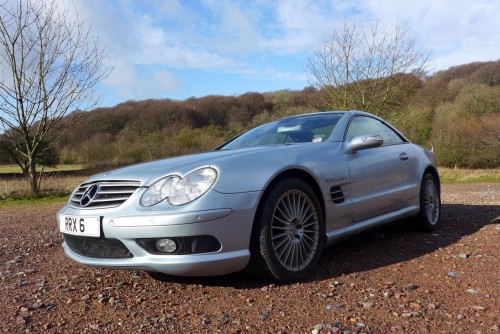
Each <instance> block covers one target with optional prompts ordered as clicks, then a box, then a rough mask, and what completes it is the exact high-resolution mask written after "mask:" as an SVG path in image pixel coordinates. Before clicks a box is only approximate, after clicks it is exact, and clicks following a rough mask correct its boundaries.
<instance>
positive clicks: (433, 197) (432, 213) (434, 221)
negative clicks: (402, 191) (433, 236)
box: [416, 174, 441, 231]
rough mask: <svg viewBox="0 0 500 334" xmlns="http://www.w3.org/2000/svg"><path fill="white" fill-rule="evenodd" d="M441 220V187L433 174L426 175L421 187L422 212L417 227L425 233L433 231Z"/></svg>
mask: <svg viewBox="0 0 500 334" xmlns="http://www.w3.org/2000/svg"><path fill="white" fill-rule="evenodd" d="M440 219H441V196H440V193H439V185H438V183H437V181H436V178H435V177H434V176H433V175H432V174H425V175H424V177H423V178H422V185H421V186H420V212H419V214H418V216H417V219H416V224H417V227H418V228H419V229H420V230H423V231H433V230H435V229H436V227H438V225H439V222H440Z"/></svg>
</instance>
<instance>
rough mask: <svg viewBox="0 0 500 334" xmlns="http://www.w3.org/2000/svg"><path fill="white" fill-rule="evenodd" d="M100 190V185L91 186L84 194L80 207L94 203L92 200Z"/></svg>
mask: <svg viewBox="0 0 500 334" xmlns="http://www.w3.org/2000/svg"><path fill="white" fill-rule="evenodd" d="M98 190H99V185H97V184H93V185H91V186H90V187H89V188H88V189H87V190H85V192H84V193H83V196H82V198H81V199H80V205H81V206H84V207H85V206H87V205H89V204H90V202H92V200H93V199H94V198H95V196H96V194H97V192H98Z"/></svg>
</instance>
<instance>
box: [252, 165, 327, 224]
mask: <svg viewBox="0 0 500 334" xmlns="http://www.w3.org/2000/svg"><path fill="white" fill-rule="evenodd" d="M287 177H296V178H298V179H301V180H302V181H304V182H306V183H307V185H308V186H310V187H311V189H312V190H313V192H314V194H315V195H316V197H317V198H318V202H319V205H320V207H321V214H322V216H323V220H326V217H325V214H326V212H325V210H326V209H325V200H324V196H323V193H322V192H321V187H320V186H319V184H318V182H317V181H316V179H315V178H314V177H313V176H312V175H311V174H310V173H308V172H307V171H305V170H302V169H298V168H292V169H287V170H284V171H282V172H280V173H279V174H277V175H275V176H274V178H273V179H272V180H271V182H269V183H268V184H267V186H266V188H265V190H264V192H263V193H262V196H261V197H260V199H259V204H258V205H257V211H256V214H257V212H259V210H261V208H262V205H263V199H264V198H265V195H266V192H267V191H268V190H269V189H271V188H272V187H273V186H274V185H275V184H276V183H278V182H280V181H281V180H283V179H285V178H287ZM325 223H326V222H325ZM252 230H253V227H252Z"/></svg>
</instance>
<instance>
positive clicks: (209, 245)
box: [137, 235, 221, 255]
mask: <svg viewBox="0 0 500 334" xmlns="http://www.w3.org/2000/svg"><path fill="white" fill-rule="evenodd" d="M159 239H166V238H148V239H137V243H138V244H139V246H141V247H142V248H144V250H146V252H148V253H150V254H154V255H189V254H201V253H212V252H217V251H219V250H220V248H221V244H220V242H219V240H217V239H216V238H214V237H213V236H211V235H198V236H192V237H172V238H171V237H168V239H170V240H173V241H174V242H175V244H176V245H177V249H176V250H175V251H174V252H171V253H165V252H160V251H159V250H158V249H157V248H156V241H157V240H159Z"/></svg>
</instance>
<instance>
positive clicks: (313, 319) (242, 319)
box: [0, 183, 500, 334]
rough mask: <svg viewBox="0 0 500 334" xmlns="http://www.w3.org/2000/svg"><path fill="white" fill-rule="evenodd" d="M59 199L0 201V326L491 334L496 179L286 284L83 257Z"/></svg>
mask: <svg viewBox="0 0 500 334" xmlns="http://www.w3.org/2000/svg"><path fill="white" fill-rule="evenodd" d="M61 206H62V204H61V203H57V204H44V205H36V206H11V207H0V240H1V241H0V281H1V285H0V333H30V332H33V333H41V332H43V333H47V332H48V333H464V334H465V333H500V329H499V327H500V320H499V319H500V251H499V244H500V183H478V184H455V185H444V186H443V216H442V217H443V221H442V226H441V228H440V229H438V230H437V231H436V232H435V233H430V234H426V233H420V232H416V231H414V230H412V229H411V228H408V227H407V226H406V225H405V224H404V222H401V223H397V224H394V225H391V226H388V227H386V228H384V229H382V230H379V231H374V232H372V233H367V234H364V235H361V236H357V237H354V238H351V239H348V240H346V241H344V242H342V243H339V244H337V245H335V246H333V247H331V248H328V249H326V250H325V251H324V252H323V257H322V260H321V261H320V264H319V269H318V270H317V272H316V275H315V276H314V277H312V278H311V279H309V280H307V281H304V282H301V283H296V284H291V285H281V284H273V283H272V282H263V281H257V280H255V279H252V278H250V277H247V276H246V275H245V274H244V273H236V274H232V275H227V276H221V277H209V278H175V277H156V276H155V277H152V276H150V275H148V274H147V273H145V272H133V271H114V270H106V269H97V268H90V267H84V266H82V265H79V264H77V263H75V262H72V261H71V260H69V259H68V258H66V257H65V256H64V254H63V251H62V248H61V247H60V243H61V237H60V235H59V233H58V231H57V226H56V223H55V213H56V211H57V210H58V209H59V208H60V207H61Z"/></svg>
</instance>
